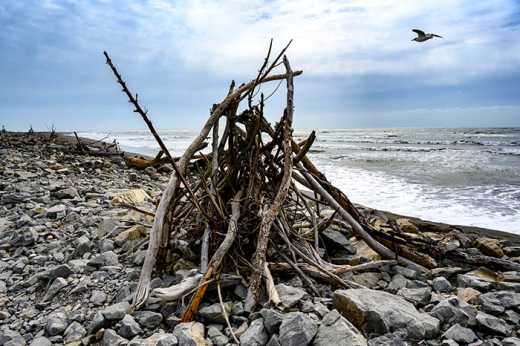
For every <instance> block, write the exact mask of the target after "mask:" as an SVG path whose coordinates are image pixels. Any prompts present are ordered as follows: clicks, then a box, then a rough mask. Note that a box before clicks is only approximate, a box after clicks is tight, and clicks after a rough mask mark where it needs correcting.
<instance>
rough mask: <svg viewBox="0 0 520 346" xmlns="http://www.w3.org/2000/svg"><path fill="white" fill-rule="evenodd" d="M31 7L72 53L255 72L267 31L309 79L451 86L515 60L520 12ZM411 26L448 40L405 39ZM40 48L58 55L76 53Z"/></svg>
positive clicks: (198, 3) (277, 4) (433, 1)
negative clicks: (406, 79)
mask: <svg viewBox="0 0 520 346" xmlns="http://www.w3.org/2000/svg"><path fill="white" fill-rule="evenodd" d="M27 7H28V8H27V11H28V12H30V13H33V18H30V19H33V20H32V21H30V22H31V25H39V27H40V28H42V30H48V27H49V26H51V27H52V26H56V25H57V26H59V28H60V30H61V31H62V34H63V35H65V36H66V37H67V38H68V39H69V40H70V41H71V42H72V43H71V44H73V47H72V48H77V51H76V53H77V54H81V50H82V49H85V48H88V47H92V46H93V45H95V47H96V49H97V48H98V47H102V48H110V47H117V48H115V49H116V50H117V51H118V52H121V53H124V54H125V55H126V56H127V57H128V58H132V59H134V60H137V62H139V60H140V61H143V60H149V59H154V60H157V61H159V63H161V64H164V65H165V66H168V65H169V64H171V61H172V60H174V59H175V60H176V61H181V62H182V63H184V64H185V65H186V66H188V67H189V68H193V69H195V70H204V71H209V72H210V73H214V74H219V75H222V76H225V77H229V76H233V77H242V76H250V75H252V74H254V71H256V69H257V68H258V66H259V64H260V63H261V61H262V59H263V56H264V54H265V51H266V48H267V45H268V41H269V39H270V38H271V37H272V38H274V39H275V45H276V47H277V48H280V47H281V46H283V45H284V44H285V43H286V42H287V41H288V40H289V39H291V38H292V39H294V43H293V45H292V47H291V48H290V52H289V54H290V58H291V60H292V63H293V66H294V67H296V68H302V69H304V70H305V72H306V74H307V75H321V76H333V75H340V76H356V75H363V74H383V75H419V76H428V83H430V84H432V83H433V84H456V83H459V82H461V81H463V80H464V79H466V78H471V77H475V76H482V75H489V74H495V73H506V72H508V71H511V70H518V68H519V66H520V54H519V53H520V40H518V37H517V36H518V31H517V30H516V31H515V30H512V29H511V28H510V27H509V28H508V27H506V24H507V23H509V22H510V21H511V18H513V17H512V16H513V15H514V14H515V13H516V16H518V8H519V5H518V4H517V3H516V2H515V1H514V0H494V1H468V0H421V1H417V0H403V1H399V3H396V2H389V1H387V0H351V1H335V0H324V1H315V0H288V1H284V0H270V1H260V0H250V1H246V0H226V1H212V0H193V1H188V0H184V1H172V0H149V1H141V0H133V1H122V0H112V1H111V0H95V1H93V2H91V1H88V2H86V1H72V0H45V1H43V2H35V3H33V6H27ZM0 8H2V6H0ZM4 12H5V11H4ZM60 12H61V14H62V15H61V16H58V17H53V16H56V14H57V13H60ZM69 12H70V13H69ZM415 27H418V28H423V29H424V30H426V31H433V32H436V33H439V34H441V35H444V36H445V38H443V39H435V40H432V41H428V42H426V43H422V44H419V43H416V42H411V39H412V38H413V37H414V35H413V33H412V32H411V31H410V29H412V28H415ZM63 32H64V33H63ZM0 38H1V37H0ZM67 48H68V47H67ZM49 49H50V50H49ZM41 52H43V54H44V55H45V56H47V57H50V56H51V55H52V54H55V58H56V59H60V58H59V56H56V55H60V54H64V55H66V54H72V53H74V50H73V49H72V50H65V51H64V50H63V48H61V51H60V49H58V48H56V49H54V47H52V46H51V47H43V48H42V49H41ZM169 68H170V69H172V70H174V69H175V68H176V67H175V66H170V67H169Z"/></svg>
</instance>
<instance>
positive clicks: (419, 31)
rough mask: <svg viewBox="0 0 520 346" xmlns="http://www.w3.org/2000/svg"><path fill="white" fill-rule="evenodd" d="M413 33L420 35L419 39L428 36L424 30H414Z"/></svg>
mask: <svg viewBox="0 0 520 346" xmlns="http://www.w3.org/2000/svg"><path fill="white" fill-rule="evenodd" d="M412 31H413V32H415V33H416V34H417V35H419V37H421V36H426V34H425V33H424V31H422V30H419V29H412Z"/></svg>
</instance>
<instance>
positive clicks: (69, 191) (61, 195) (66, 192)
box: [47, 187, 79, 213]
mask: <svg viewBox="0 0 520 346" xmlns="http://www.w3.org/2000/svg"><path fill="white" fill-rule="evenodd" d="M51 197H54V198H57V199H73V198H76V197H79V194H78V190H76V189H75V188H73V187H68V188H66V189H62V190H58V191H53V192H51ZM48 212H49V211H47V213H48Z"/></svg>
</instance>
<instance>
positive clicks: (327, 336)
mask: <svg viewBox="0 0 520 346" xmlns="http://www.w3.org/2000/svg"><path fill="white" fill-rule="evenodd" d="M313 345H314V346H331V345H334V346H367V340H366V339H365V337H364V336H363V334H361V332H360V331H359V330H358V329H357V328H356V327H354V326H353V325H352V324H351V323H350V322H349V321H348V320H347V319H346V318H345V317H343V316H341V314H340V313H339V312H338V311H337V310H332V311H331V312H329V313H328V314H327V315H325V317H324V318H323V320H322V321H321V324H320V327H319V328H318V334H317V335H316V337H315V338H314V343H313Z"/></svg>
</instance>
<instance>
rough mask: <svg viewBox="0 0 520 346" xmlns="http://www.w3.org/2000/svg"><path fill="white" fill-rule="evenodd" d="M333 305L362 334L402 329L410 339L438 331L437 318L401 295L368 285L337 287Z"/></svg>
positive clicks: (431, 336)
mask: <svg viewBox="0 0 520 346" xmlns="http://www.w3.org/2000/svg"><path fill="white" fill-rule="evenodd" d="M334 305H335V307H336V309H338V311H340V312H341V313H342V314H343V316H345V317H346V318H347V319H349V320H350V322H352V323H353V324H354V325H355V326H356V327H358V328H360V329H361V330H362V331H364V332H365V333H366V334H369V333H375V334H378V335H381V334H385V333H389V332H393V331H396V330H399V329H405V330H406V331H407V333H408V337H409V338H412V339H425V338H426V339H430V338H433V337H435V336H436V335H437V334H438V333H439V320H438V319H436V318H434V317H432V316H430V315H428V314H425V313H420V312H419V311H417V309H416V308H415V307H414V306H413V305H412V304H411V303H409V302H407V301H406V300H404V299H403V298H401V297H399V296H396V295H393V294H390V293H388V292H383V291H375V290H370V289H349V290H337V291H335V292H334Z"/></svg>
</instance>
